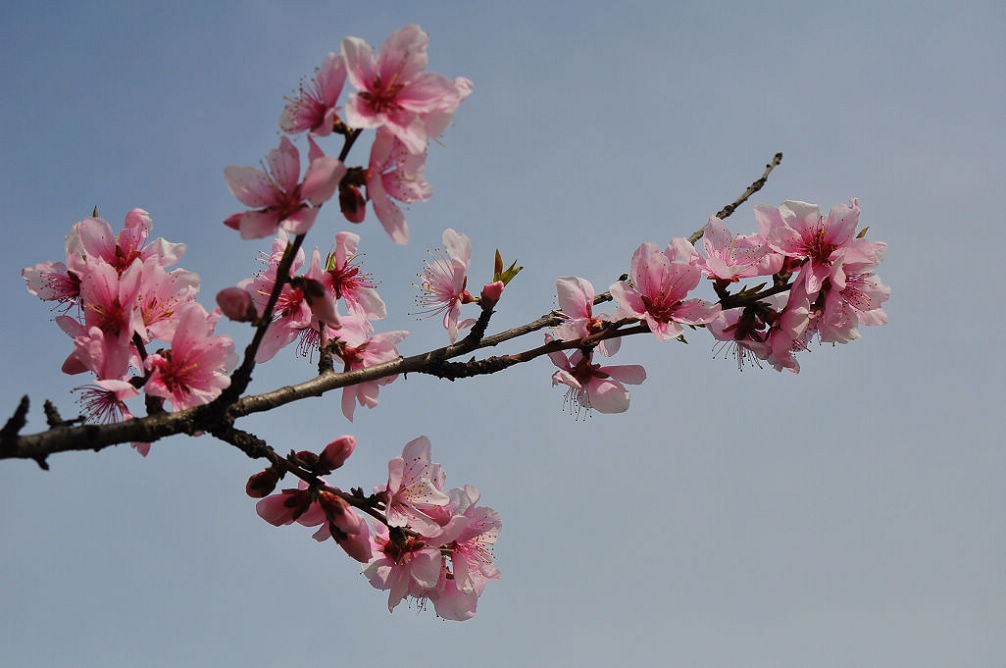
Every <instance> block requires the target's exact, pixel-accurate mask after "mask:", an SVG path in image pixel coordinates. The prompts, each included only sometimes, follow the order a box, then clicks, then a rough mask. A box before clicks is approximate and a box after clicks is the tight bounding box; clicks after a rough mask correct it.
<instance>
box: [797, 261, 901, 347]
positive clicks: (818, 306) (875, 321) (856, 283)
mask: <svg viewBox="0 0 1006 668" xmlns="http://www.w3.org/2000/svg"><path fill="white" fill-rule="evenodd" d="M886 253H887V244H885V243H883V242H873V248H872V258H871V261H868V262H847V263H843V266H842V271H843V273H844V277H845V286H844V287H842V288H841V289H840V288H838V287H836V286H833V285H832V284H831V281H830V280H829V281H825V283H824V284H823V285H822V286H821V292H820V293H818V295H817V298H816V299H815V300H814V303H813V304H812V306H811V311H812V315H813V317H812V319H811V329H812V332H811V333H812V334H817V335H819V336H820V338H821V342H822V343H848V342H849V341H855V340H856V339H858V338H860V333H859V325H867V326H876V325H885V324H887V313H885V312H884V309H883V308H882V306H883V304H884V303H885V302H886V301H887V300H889V299H890V298H891V289H890V288H889V287H888V286H886V285H884V284H883V283H881V282H880V278H879V277H878V276H877V275H876V274H875V273H873V271H872V270H873V269H875V268H876V266H877V264H878V263H879V262H880V261H881V260H882V259H883V257H884V255H886ZM873 260H875V261H873ZM799 288H800V286H797V288H795V289H799Z"/></svg>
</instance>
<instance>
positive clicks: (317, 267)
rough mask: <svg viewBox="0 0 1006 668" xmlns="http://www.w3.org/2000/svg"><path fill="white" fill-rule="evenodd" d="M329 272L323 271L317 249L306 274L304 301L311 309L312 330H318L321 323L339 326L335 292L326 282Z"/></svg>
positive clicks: (304, 278)
mask: <svg viewBox="0 0 1006 668" xmlns="http://www.w3.org/2000/svg"><path fill="white" fill-rule="evenodd" d="M327 276H328V274H327V272H322V270H321V253H320V252H318V248H317V247H315V249H314V251H313V252H312V253H311V264H310V265H309V266H308V269H307V273H306V274H304V276H303V278H302V281H303V286H304V287H303V288H302V290H303V292H304V300H305V301H306V302H307V305H308V306H309V307H310V309H311V314H312V319H311V329H318V327H319V326H320V323H325V324H326V325H329V326H331V327H338V326H339V313H338V311H337V310H336V299H338V297H337V296H336V294H335V290H334V288H333V287H332V283H331V282H330V281H326V280H325V278H327Z"/></svg>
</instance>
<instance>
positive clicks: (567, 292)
mask: <svg viewBox="0 0 1006 668" xmlns="http://www.w3.org/2000/svg"><path fill="white" fill-rule="evenodd" d="M555 290H556V293H557V294H558V297H559V309H560V310H561V311H562V315H564V316H565V317H566V320H565V321H564V322H563V323H562V324H561V325H559V326H558V327H556V328H555V336H556V338H558V339H562V340H564V341H576V340H578V339H582V338H584V337H587V336H590V335H592V334H597V333H598V332H600V331H602V330H603V329H604V328H605V327H606V326H607V325H608V323H609V322H610V321H611V316H609V315H607V314H600V315H597V316H595V315H594V286H593V285H592V284H591V282H590V281H588V280H587V279H585V278H579V277H578V276H561V277H559V278H557V279H555ZM621 342H622V340H621V339H620V338H615V339H607V340H604V341H601V342H600V343H598V344H597V352H599V353H601V354H602V355H604V356H605V357H611V356H612V355H614V354H615V353H616V352H618V349H619V347H620V346H621Z"/></svg>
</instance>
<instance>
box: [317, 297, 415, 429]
mask: <svg viewBox="0 0 1006 668" xmlns="http://www.w3.org/2000/svg"><path fill="white" fill-rule="evenodd" d="M328 333H329V336H330V338H331V339H333V340H338V344H337V352H336V354H337V355H338V356H339V358H340V359H342V361H343V362H344V363H345V367H346V371H350V370H353V369H364V368H366V367H369V366H375V365H377V364H383V363H384V362H390V361H392V360H395V359H398V357H400V355H399V354H398V348H397V347H396V346H397V345H398V344H399V343H400V342H401V341H402V340H403V339H404V338H405V337H406V336H408V335H409V333H408V332H407V331H405V330H395V331H392V332H382V333H381V334H373V327H372V326H371V325H370V322H369V321H368V320H367V319H366V318H365V317H364V316H362V315H360V314H353V315H348V316H345V317H343V318H342V319H341V321H340V325H339V328H338V329H329V330H328ZM396 378H398V376H397V375H395V376H386V377H384V378H380V379H378V380H370V381H367V382H364V383H357V384H355V385H347V386H346V387H344V388H343V389H342V414H343V415H345V416H346V419H347V420H349V421H350V422H352V421H353V413H354V411H355V409H356V405H357V404H358V403H359V404H360V405H361V406H366V407H367V408H373V407H374V406H376V405H377V396H378V394H379V392H380V389H381V385H387V384H388V383H391V382H393V381H394V380H395V379H396Z"/></svg>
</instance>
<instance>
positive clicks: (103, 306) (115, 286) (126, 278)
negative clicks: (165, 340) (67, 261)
mask: <svg viewBox="0 0 1006 668" xmlns="http://www.w3.org/2000/svg"><path fill="white" fill-rule="evenodd" d="M142 276H143V265H142V264H141V263H139V262H134V263H132V264H131V265H129V267H128V268H127V269H126V270H125V271H123V272H122V273H121V274H120V273H119V272H118V271H117V270H116V268H115V267H114V266H113V265H110V264H108V263H107V262H105V261H104V260H102V259H100V258H91V259H89V260H88V261H87V262H85V263H84V264H83V265H82V270H81V276H80V278H81V282H80V301H81V305H82V310H83V314H84V323H85V324H86V325H87V326H88V327H98V328H99V329H101V331H102V332H104V333H106V334H108V335H110V336H114V337H117V339H118V340H119V342H120V345H122V346H128V345H129V342H130V340H131V339H132V336H133V334H134V333H135V334H139V335H140V337H141V338H145V337H146V335H147V332H146V325H145V324H144V322H143V313H142V311H141V310H140V301H139V296H140V290H141V288H142V287H143V285H142V282H141V280H142Z"/></svg>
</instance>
